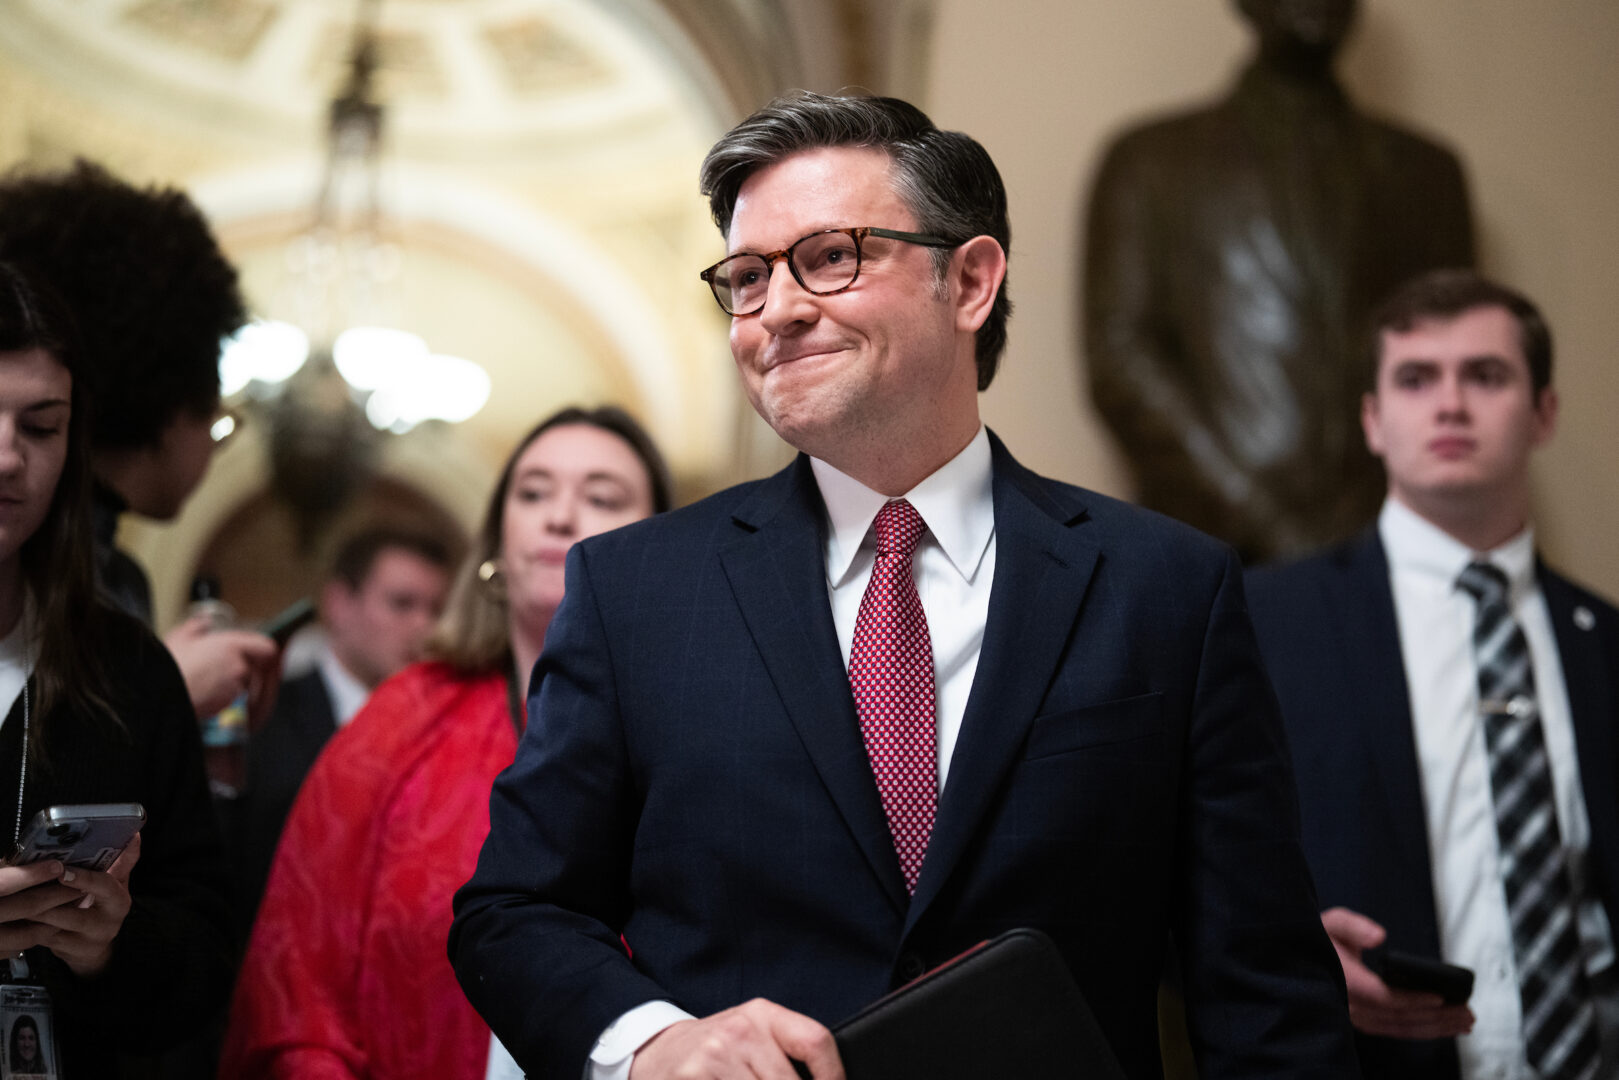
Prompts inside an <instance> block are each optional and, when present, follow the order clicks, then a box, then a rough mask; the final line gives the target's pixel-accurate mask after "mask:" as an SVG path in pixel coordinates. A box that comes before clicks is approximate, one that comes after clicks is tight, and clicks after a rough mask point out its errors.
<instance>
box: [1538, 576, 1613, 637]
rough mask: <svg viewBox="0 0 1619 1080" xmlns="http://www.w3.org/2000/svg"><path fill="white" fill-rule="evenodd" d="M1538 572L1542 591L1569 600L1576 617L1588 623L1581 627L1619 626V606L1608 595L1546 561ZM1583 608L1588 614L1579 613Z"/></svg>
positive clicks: (1587, 628)
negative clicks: (1576, 579)
mask: <svg viewBox="0 0 1619 1080" xmlns="http://www.w3.org/2000/svg"><path fill="white" fill-rule="evenodd" d="M1538 573H1539V576H1540V581H1541V591H1542V592H1550V593H1552V594H1561V595H1560V596H1558V597H1557V598H1558V599H1559V600H1563V601H1566V602H1568V603H1569V605H1570V606H1571V607H1573V608H1574V609H1575V618H1576V619H1578V620H1579V621H1580V622H1581V623H1583V624H1587V625H1582V626H1581V629H1586V630H1589V629H1594V628H1595V627H1596V626H1598V625H1606V626H1609V627H1619V608H1616V607H1614V605H1613V603H1612V602H1611V601H1609V600H1608V599H1607V598H1606V597H1603V596H1601V595H1599V594H1598V593H1595V592H1593V591H1591V590H1590V589H1589V588H1587V587H1586V586H1584V585H1582V584H1580V583H1579V582H1577V581H1574V580H1573V579H1572V578H1568V577H1565V576H1564V575H1562V574H1560V573H1558V572H1557V571H1556V570H1553V569H1552V568H1551V567H1549V566H1547V565H1546V564H1545V563H1544V562H1542V563H1540V565H1539V570H1538ZM1581 610H1583V611H1585V612H1587V614H1586V615H1581V614H1579V612H1580V611H1581Z"/></svg>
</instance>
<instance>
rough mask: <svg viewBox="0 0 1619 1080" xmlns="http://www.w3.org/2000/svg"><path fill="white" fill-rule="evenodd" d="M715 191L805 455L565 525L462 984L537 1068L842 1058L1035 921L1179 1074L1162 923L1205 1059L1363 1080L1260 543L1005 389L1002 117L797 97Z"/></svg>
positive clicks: (719, 176)
mask: <svg viewBox="0 0 1619 1080" xmlns="http://www.w3.org/2000/svg"><path fill="white" fill-rule="evenodd" d="M702 186H703V190H704V192H705V193H706V194H707V195H708V196H709V200H710V205H711V207H712V209H713V212H714V219H715V221H716V223H717V224H718V225H719V227H720V229H721V232H722V233H723V235H724V237H725V243H726V249H727V252H728V255H727V257H726V258H724V259H722V260H721V261H720V262H718V263H716V264H715V265H714V266H713V267H711V268H709V269H708V270H707V271H705V272H704V273H703V277H704V279H705V280H706V281H708V282H709V284H710V286H711V287H712V289H713V292H714V296H715V299H716V300H717V301H718V303H719V305H720V307H721V309H722V310H724V311H725V312H726V313H727V314H728V315H730V316H731V350H732V355H733V357H734V359H735V360H736V364H737V369H738V371H739V373H740V375H741V378H742V384H743V387H744V389H745V391H746V392H747V394H748V397H749V399H750V401H751V402H752V403H753V405H754V408H755V409H757V410H758V412H759V413H760V414H761V415H762V416H763V417H764V418H765V419H766V420H767V421H768V422H769V423H770V425H771V426H772V427H773V428H774V429H775V431H776V432H777V433H778V434H780V435H781V436H782V437H783V438H784V439H786V440H787V441H788V442H789V443H791V444H792V445H793V446H795V447H797V448H798V449H799V450H800V451H801V454H800V455H799V457H798V459H797V460H796V461H795V462H794V463H793V464H791V465H790V466H788V467H787V468H786V469H785V470H783V471H782V472H780V473H778V474H776V475H775V476H773V477H770V478H768V479H765V480H761V481H758V482H755V483H751V484H744V485H742V486H740V487H737V488H734V489H732V490H730V491H727V492H722V493H720V494H719V495H716V496H714V497H712V498H710V499H706V500H704V501H702V502H699V503H697V504H695V505H693V506H690V507H687V508H685V509H682V510H676V511H674V512H673V513H669V514H663V515H660V516H658V517H657V518H654V519H652V520H650V521H648V522H645V523H642V524H640V525H635V526H630V527H628V528H625V529H620V530H617V531H615V532H610V533H606V534H604V535H602V536H598V537H594V538H592V539H590V540H585V541H582V542H580V543H578V544H576V545H574V547H573V549H572V550H571V551H570V553H569V555H568V568H567V589H566V593H565V596H564V599H563V602H562V605H561V607H560V608H559V610H558V611H557V614H556V617H555V619H554V620H553V622H552V623H551V626H550V629H549V631H548V634H547V638H546V642H545V651H544V652H543V654H542V655H541V658H540V661H539V664H538V665H537V667H536V668H535V674H534V679H533V683H532V691H533V696H532V697H531V698H530V701H529V710H528V715H529V726H528V729H527V731H526V733H525V734H524V737H523V741H522V743H521V746H520V749H519V751H518V755H517V760H516V762H515V763H514V764H513V765H512V767H511V768H510V769H509V770H507V772H505V773H504V774H503V775H502V776H501V778H500V779H499V780H498V781H497V782H496V785H495V790H494V793H493V796H492V798H491V802H490V809H491V827H490V834H489V839H488V840H487V842H486V843H485V845H484V848H483V852H482V855H481V857H480V860H479V864H478V870H477V873H476V874H475V875H474V877H473V878H472V880H471V881H470V882H469V883H468V884H467V886H466V887H465V888H464V889H463V890H462V891H461V892H460V893H459V894H458V895H457V900H456V910H457V915H456V922H455V926H454V929H453V931H452V935H451V940H450V956H451V959H452V960H453V961H454V963H455V965H456V970H457V973H458V975H459V977H460V979H461V984H462V986H463V988H464V989H465V990H466V992H467V996H468V998H469V999H470V1000H471V1001H472V1003H473V1004H474V1005H475V1006H476V1007H477V1008H478V1010H479V1011H480V1012H481V1013H482V1014H483V1016H484V1017H485V1018H486V1019H487V1020H488V1021H489V1023H490V1026H491V1027H492V1028H493V1029H494V1031H495V1033H496V1035H498V1036H499V1038H500V1040H501V1042H502V1043H504V1044H505V1045H506V1046H507V1047H508V1048H509V1049H510V1050H511V1051H512V1053H513V1056H514V1057H515V1058H516V1060H517V1062H518V1064H519V1065H521V1066H522V1067H523V1069H524V1070H525V1071H526V1072H527V1073H528V1074H529V1075H531V1076H536V1077H546V1078H551V1077H556V1078H565V1080H578V1078H579V1077H580V1076H581V1075H582V1074H584V1075H588V1076H590V1077H593V1078H602V1077H622V1076H626V1075H628V1076H631V1077H633V1080H655V1078H658V1077H665V1076H757V1077H769V1078H783V1080H791V1077H792V1076H793V1072H792V1069H791V1067H790V1066H789V1063H788V1059H789V1058H795V1059H798V1060H801V1061H804V1062H805V1063H807V1064H808V1066H809V1068H810V1069H811V1071H812V1072H813V1074H814V1075H815V1076H816V1077H818V1078H820V1080H835V1078H838V1077H841V1076H842V1069H841V1064H840V1062H839V1060H838V1056H837V1051H836V1047H835V1045H834V1043H833V1041H832V1038H831V1035H830V1033H829V1032H828V1030H827V1028H826V1027H825V1025H826V1024H828V1023H832V1022H836V1021H837V1020H839V1019H842V1018H843V1017H845V1016H847V1015H849V1014H850V1013H853V1012H854V1011H855V1010H857V1009H858V1008H860V1007H861V1006H863V1005H865V1004H866V1003H867V1002H869V1001H871V1000H872V999H874V998H876V997H878V996H879V995H881V994H883V993H884V992H885V991H887V990H889V989H891V988H893V987H894V986H896V985H898V984H900V983H903V982H905V981H906V980H909V979H912V978H915V977H916V976H917V975H920V974H921V973H922V972H923V971H925V970H926V969H928V968H929V967H932V966H934V965H936V964H938V963H940V962H941V961H944V960H946V959H948V958H950V957H952V956H954V955H956V954H958V953H960V952H962V951H963V950H965V949H967V948H969V947H971V946H973V945H975V944H977V943H979V942H980V941H982V940H983V939H984V938H986V937H990V936H993V935H995V934H997V933H1000V932H1002V931H1005V930H1008V929H1011V928H1014V927H1018V926H1032V927H1035V928H1038V929H1040V930H1043V931H1045V933H1046V934H1048V935H1049V936H1050V937H1051V938H1052V939H1053V941H1054V942H1055V944H1056V947H1057V948H1058V950H1059V951H1060V952H1061V954H1062V955H1063V957H1064V958H1065V959H1066V961H1067V963H1068V966H1069V968H1070V969H1071V971H1072V972H1073V975H1074V977H1075V979H1076V981H1077V982H1078V983H1079V985H1080V987H1081V989H1082V990H1083V991H1084V993H1085V994H1086V996H1087V997H1088V999H1089V1001H1090V1003H1091V1006H1092V1008H1093V1010H1094V1011H1095V1013H1096V1016H1097V1018H1098V1022H1099V1024H1100V1026H1101V1028H1102V1031H1103V1032H1104V1034H1105V1035H1106V1037H1107V1039H1108V1041H1109V1043H1110V1044H1111V1046H1112V1047H1113V1050H1114V1052H1115V1053H1116V1054H1117V1056H1118V1057H1119V1059H1120V1060H1121V1061H1122V1063H1123V1064H1124V1067H1125V1070H1126V1073H1127V1074H1128V1075H1130V1076H1133V1077H1156V1076H1158V1075H1160V1069H1161V1066H1160V1058H1159V1048H1158V1036H1157V1010H1156V998H1157V993H1156V992H1157V987H1158V981H1159V973H1160V972H1161V970H1162V969H1163V965H1164V954H1165V948H1166V945H1167V942H1168V940H1169V937H1170V935H1171V934H1174V935H1175V937H1176V938H1177V940H1178V941H1179V943H1180V946H1181V955H1182V956H1183V957H1184V958H1185V959H1186V961H1187V965H1186V967H1187V973H1186V984H1187V987H1188V992H1187V998H1188V1002H1189V1009H1188V1012H1189V1015H1190V1027H1191V1031H1192V1039H1193V1043H1194V1046H1195V1048H1196V1050H1197V1054H1198V1059H1199V1066H1200V1068H1201V1070H1202V1075H1203V1076H1204V1077H1205V1078H1206V1080H1218V1078H1224V1077H1238V1076H1241V1077H1257V1076H1274V1077H1284V1076H1285V1077H1295V1078H1296V1077H1349V1076H1358V1075H1359V1073H1358V1072H1357V1070H1356V1066H1355V1060H1354V1053H1353V1046H1352V1039H1351V1036H1350V1031H1349V1025H1348V1016H1347V1013H1346V1012H1345V1006H1344V999H1343V996H1342V995H1343V989H1342V983H1341V979H1342V975H1341V972H1340V971H1339V968H1338V964H1337V961H1336V959H1335V958H1334V956H1333V955H1332V950H1331V946H1330V944H1329V943H1328V941H1327V939H1326V936H1325V935H1324V934H1323V933H1322V931H1321V925H1320V921H1319V919H1318V917H1317V915H1316V910H1315V906H1314V905H1315V896H1314V892H1313V890H1312V889H1311V887H1310V883H1309V877H1308V874H1307V872H1306V869H1305V865H1304V861H1303V856H1302V854H1301V852H1300V850H1299V846H1298V836H1297V831H1296V819H1295V813H1294V805H1295V796H1294V794H1293V791H1292V784H1291V779H1290V776H1289V771H1288V768H1287V762H1286V756H1285V753H1284V751H1283V749H1282V741H1281V733H1280V723H1279V720H1278V718H1277V716H1276V711H1275V702H1274V699H1273V698H1272V696H1271V693H1270V690H1269V687H1268V685H1267V684H1266V682H1265V678H1264V674H1263V671H1262V668H1261V664H1260V661H1259V657H1258V654H1257V652H1256V650H1255V647H1254V641H1253V634H1252V631H1251V630H1250V628H1249V625H1248V619H1247V615H1246V614H1245V611H1244V603H1243V600H1242V585H1241V575H1240V572H1239V570H1238V566H1237V562H1236V560H1235V558H1234V556H1233V555H1232V553H1231V552H1230V551H1229V549H1226V548H1225V547H1223V546H1222V545H1220V544H1218V543H1216V542H1214V541H1212V540H1210V539H1209V538H1208V537H1205V536H1203V535H1201V534H1199V533H1197V532H1194V531H1193V530H1192V529H1190V528H1187V527H1185V526H1183V525H1180V524H1179V523H1176V522H1172V521H1169V520H1167V519H1164V518H1161V517H1158V516H1157V515H1154V514H1151V513H1148V512H1146V511H1142V510H1139V509H1136V508H1134V507H1130V506H1127V505H1125V504H1122V503H1119V502H1116V501H1114V500H1112V499H1108V498H1105V497H1103V496H1100V495H1096V494H1094V493H1092V492H1087V491H1082V490H1080V489H1078V488H1074V487H1071V486H1069V485H1066V484H1061V483H1057V482H1055V481H1052V480H1047V479H1044V478H1042V477H1039V476H1036V475H1035V474H1034V473H1032V472H1030V471H1029V470H1027V469H1025V468H1023V467H1022V466H1021V465H1019V464H1018V463H1017V461H1016V460H1015V459H1013V457H1012V455H1011V454H1010V453H1009V452H1008V451H1007V449H1006V448H1005V446H1004V445H1002V443H1001V442H1000V440H999V439H997V438H996V437H995V436H994V435H992V434H990V433H989V432H988V430H987V429H985V428H984V426H983V424H982V423H981V421H980V419H979V414H978V392H979V391H980V390H982V389H983V388H985V387H987V386H988V385H989V383H990V380H991V378H992V377H993V376H994V373H995V367H996V365H997V363H998V361H999V358H1000V352H1001V349H1002V346H1003V344H1004V342H1005V340H1006V321H1007V317H1008V315H1009V313H1010V308H1011V305H1010V302H1009V300H1008V299H1007V296H1006V292H1005V275H1006V251H1007V249H1008V247H1009V245H1010V243H1011V236H1010V227H1009V225H1008V222H1007V215H1006V192H1005V188H1004V186H1003V185H1002V183H1001V179H1000V175H999V173H998V172H997V171H996V169H995V166H994V163H993V162H992V161H991V160H990V158H989V155H988V154H987V153H986V152H985V151H984V148H983V147H982V146H980V145H979V144H978V143H977V142H975V141H973V140H972V139H971V138H969V137H968V136H966V135H963V134H961V133H960V132H949V131H940V130H939V129H938V128H936V127H935V126H934V125H933V124H932V122H930V121H929V120H928V118H927V117H926V116H924V115H923V114H922V113H921V112H920V111H919V110H917V109H916V108H914V107H913V106H911V105H908V104H906V103H905V102H902V101H898V100H895V99H892V98H866V97H824V96H821V95H816V94H808V93H796V94H793V95H789V96H787V97H785V98H781V99H778V100H776V101H775V102H773V103H771V104H770V105H768V106H766V107H765V108H764V109H762V110H760V111H759V112H758V113H755V114H754V115H753V116H752V117H750V118H749V119H747V120H745V121H743V122H742V123H741V124H740V125H738V126H737V127H736V128H735V129H733V130H732V131H731V132H730V133H729V134H728V135H726V136H725V137H724V138H722V139H721V140H720V142H719V143H718V144H717V145H716V146H715V147H714V149H713V150H712V151H710V153H709V156H708V158H707V160H706V161H705V163H704V167H703V182H702ZM621 935H622V938H621ZM625 942H627V943H628V945H629V947H630V949H631V950H632V951H633V955H630V954H627V953H626V951H625V949H624V943H625ZM1078 1065H1079V1063H1077V1062H1076V1067H1078ZM587 1070H588V1071H587Z"/></svg>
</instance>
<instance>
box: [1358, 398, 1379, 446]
mask: <svg viewBox="0 0 1619 1080" xmlns="http://www.w3.org/2000/svg"><path fill="white" fill-rule="evenodd" d="M1360 430H1361V433H1362V434H1363V435H1365V436H1366V449H1368V450H1370V451H1371V452H1372V456H1373V457H1382V456H1383V425H1382V423H1381V422H1380V417H1379V415H1378V411H1377V392H1376V391H1370V392H1368V393H1365V394H1362V395H1361V396H1360Z"/></svg>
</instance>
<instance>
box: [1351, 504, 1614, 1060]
mask: <svg viewBox="0 0 1619 1080" xmlns="http://www.w3.org/2000/svg"><path fill="white" fill-rule="evenodd" d="M1378 531H1379V534H1380V535H1381V538H1382V541H1383V547H1384V550H1385V551H1386V552H1387V553H1388V561H1389V577H1390V583H1391V585H1392V587H1393V593H1394V611H1395V617H1396V619H1397V621H1398V624H1399V630H1400V652H1401V655H1402V657H1403V659H1404V661H1405V675H1406V684H1407V687H1408V689H1409V692H1410V697H1411V720H1412V726H1413V728H1414V731H1415V736H1416V747H1417V760H1418V763H1419V765H1420V766H1421V776H1422V795H1423V802H1424V804H1425V808H1426V813H1427V819H1428V820H1427V826H1428V850H1429V852H1430V853H1431V861H1432V873H1433V888H1434V898H1435V901H1436V904H1437V907H1438V912H1437V913H1438V916H1439V940H1440V946H1441V950H1442V952H1443V955H1444V959H1445V960H1447V961H1449V962H1451V963H1455V964H1461V965H1462V966H1464V967H1469V968H1472V969H1473V971H1474V973H1475V975H1476V981H1475V983H1474V986H1473V996H1472V999H1471V1000H1470V1001H1469V1005H1471V1007H1472V1009H1473V1013H1474V1016H1475V1017H1476V1023H1475V1024H1474V1027H1473V1031H1472V1034H1470V1035H1464V1036H1462V1037H1461V1038H1460V1039H1458V1040H1457V1049H1458V1051H1459V1053H1460V1057H1461V1072H1462V1077H1463V1080H1535V1074H1534V1072H1533V1071H1531V1070H1530V1068H1529V1064H1528V1061H1527V1059H1526V1057H1525V1052H1524V1041H1523V1010H1522V1002H1521V1000H1520V998H1519V992H1518V971H1517V962H1516V960H1515V958H1514V955H1513V948H1512V924H1511V919H1510V916H1509V915H1508V913H1507V900H1506V890H1505V888H1504V887H1503V886H1502V882H1501V869H1500V851H1499V846H1498V837H1497V833H1496V827H1495V808H1494V801H1493V798H1492V796H1491V793H1490V776H1489V755H1488V751H1487V750H1486V748H1485V743H1484V727H1483V723H1482V720H1481V714H1480V712H1479V706H1478V681H1477V680H1478V672H1477V666H1476V663H1475V660H1474V654H1473V622H1474V607H1475V605H1474V601H1473V598H1472V597H1471V596H1470V595H1469V594H1468V593H1467V592H1465V591H1464V590H1462V589H1460V588H1458V587H1457V585H1456V579H1457V577H1458V576H1459V575H1460V574H1461V572H1462V570H1463V568H1464V567H1466V566H1467V564H1468V563H1470V562H1473V561H1474V560H1475V559H1486V560H1488V561H1489V562H1491V563H1493V564H1494V565H1495V566H1497V567H1499V568H1500V569H1501V570H1502V571H1504V572H1505V573H1506V576H1507V581H1508V601H1509V603H1510V605H1511V608H1512V613H1513V616H1514V617H1515V618H1516V619H1517V620H1518V624H1519V626H1521V627H1522V628H1523V633H1524V637H1525V638H1526V639H1527V641H1528V643H1529V654H1530V659H1531V662H1532V664H1533V670H1534V678H1535V693H1536V697H1537V698H1538V699H1539V705H1540V722H1541V729H1542V731H1543V732H1544V733H1545V740H1546V752H1547V755H1548V757H1549V758H1550V762H1551V774H1552V790H1553V801H1554V804H1555V810H1556V815H1557V826H1558V830H1559V832H1560V833H1561V836H1562V840H1563V847H1564V849H1565V851H1566V852H1567V854H1568V865H1569V872H1570V877H1571V879H1572V882H1573V885H1574V887H1575V889H1576V890H1577V892H1576V895H1578V896H1582V897H1584V898H1585V899H1584V900H1583V901H1582V902H1581V904H1580V909H1579V931H1580V943H1581V946H1582V948H1583V950H1584V960H1585V967H1586V971H1587V972H1588V973H1591V974H1595V973H1597V972H1600V971H1602V970H1604V969H1606V968H1608V967H1609V966H1610V965H1611V964H1612V963H1613V935H1612V932H1611V929H1610V927H1609V926H1608V920H1607V916H1606V914H1605V913H1604V911H1603V908H1602V904H1601V902H1600V901H1598V900H1597V899H1595V898H1594V897H1592V896H1591V895H1590V894H1589V893H1588V892H1587V890H1586V888H1585V881H1586V855H1587V849H1588V847H1589V845H1590V838H1591V826H1590V821H1589V819H1588V818H1587V816H1586V811H1585V797H1584V794H1583V792H1582V790H1581V787H1580V777H1579V756H1578V752H1577V750H1576V747H1575V745H1574V725H1573V720H1572V716H1571V713H1570V709H1569V703H1568V689H1567V686H1566V685H1565V683H1564V681H1563V665H1562V661H1561V658H1560V656H1559V654H1558V651H1557V641H1556V638H1555V637H1554V636H1553V632H1552V624H1551V617H1550V615H1549V613H1548V612H1547V609H1546V600H1545V597H1544V596H1542V595H1541V591H1540V585H1539V583H1538V581H1537V580H1536V577H1535V548H1534V532H1533V530H1532V529H1525V530H1524V531H1523V532H1521V533H1519V534H1518V535H1517V536H1515V537H1513V538H1512V539H1511V540H1509V541H1507V542H1506V543H1505V544H1503V545H1501V546H1500V547H1498V548H1496V549H1494V550H1493V551H1488V552H1482V553H1476V552H1474V551H1472V550H1471V549H1469V548H1468V547H1467V546H1466V545H1465V544H1462V543H1460V542H1459V541H1457V540H1456V539H1455V538H1453V537H1451V536H1450V535H1449V534H1447V533H1445V532H1444V531H1442V530H1441V529H1439V528H1438V527H1436V526H1434V525H1433V524H1431V523H1430V522H1428V521H1427V520H1425V519H1423V518H1422V517H1420V516H1418V515H1417V514H1416V513H1415V512H1414V511H1412V510H1411V509H1409V508H1408V507H1406V506H1405V505H1403V504H1402V503H1400V502H1399V501H1398V500H1396V499H1393V498H1391V499H1389V500H1387V501H1386V502H1385V503H1384V504H1383V511H1382V514H1381V515H1380V517H1379V519H1378ZM1394 945H1395V947H1399V943H1398V942H1395V943H1394Z"/></svg>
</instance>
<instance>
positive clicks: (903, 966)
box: [899, 952, 928, 982]
mask: <svg viewBox="0 0 1619 1080" xmlns="http://www.w3.org/2000/svg"><path fill="white" fill-rule="evenodd" d="M927 969H928V966H927V964H926V963H925V962H923V960H922V958H921V957H920V956H918V955H916V954H915V953H913V952H908V953H903V954H901V956H900V958H899V977H900V979H901V980H903V981H904V982H910V981H911V980H912V979H914V978H917V977H918V976H919V975H921V974H922V973H923V972H925V971H927Z"/></svg>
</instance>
